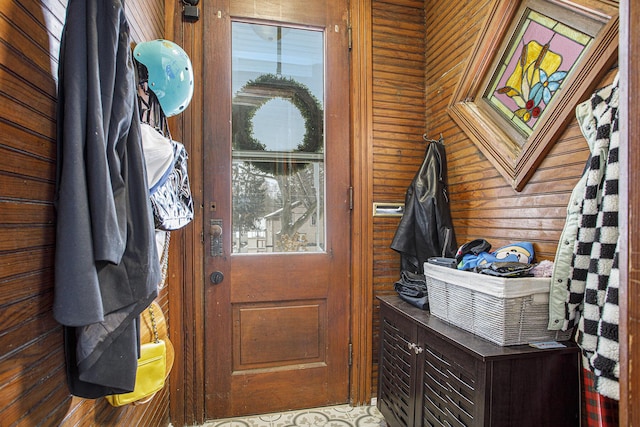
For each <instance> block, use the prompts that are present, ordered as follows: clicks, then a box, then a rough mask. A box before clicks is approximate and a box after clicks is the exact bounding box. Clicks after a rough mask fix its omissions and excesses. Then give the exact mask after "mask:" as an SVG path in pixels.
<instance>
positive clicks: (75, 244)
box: [53, 0, 160, 398]
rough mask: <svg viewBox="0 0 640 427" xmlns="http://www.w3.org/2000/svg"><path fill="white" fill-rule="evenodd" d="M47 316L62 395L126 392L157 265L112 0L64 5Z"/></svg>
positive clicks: (130, 87)
mask: <svg viewBox="0 0 640 427" xmlns="http://www.w3.org/2000/svg"><path fill="white" fill-rule="evenodd" d="M58 71H59V74H58V158H57V162H58V163H57V180H56V200H55V203H56V210H57V225H56V227H57V228H56V254H55V292H54V306H53V315H54V317H55V319H56V320H57V321H58V322H59V323H61V324H62V325H64V330H65V353H66V359H67V373H68V382H69V388H70V390H71V393H72V394H74V395H77V396H80V397H85V398H97V397H101V396H105V395H108V394H114V393H122V392H128V391H131V390H133V386H134V384H135V375H136V367H137V359H138V353H139V330H138V322H137V319H138V317H139V314H140V313H141V312H142V310H144V309H145V308H146V307H147V306H148V305H149V304H150V303H151V302H152V300H153V299H154V298H155V297H156V295H157V284H158V283H159V281H160V265H159V262H158V255H157V252H156V250H155V240H154V228H153V217H152V211H151V205H150V202H149V195H148V190H147V189H148V186H147V182H146V171H145V164H144V158H143V154H142V144H141V140H140V124H139V117H138V113H137V104H136V102H135V101H136V82H135V77H134V68H133V61H132V59H131V49H130V37H129V26H128V23H127V20H126V17H125V13H124V7H123V4H122V2H121V1H120V0H70V1H69V2H68V6H67V17H66V23H65V27H64V30H63V34H62V42H61V46H60V63H59V70H58Z"/></svg>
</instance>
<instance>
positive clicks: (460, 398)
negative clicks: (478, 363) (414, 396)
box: [422, 340, 476, 426]
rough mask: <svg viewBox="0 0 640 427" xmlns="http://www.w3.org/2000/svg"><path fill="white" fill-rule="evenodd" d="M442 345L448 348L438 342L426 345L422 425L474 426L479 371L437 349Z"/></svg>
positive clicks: (471, 365) (470, 362) (472, 364)
mask: <svg viewBox="0 0 640 427" xmlns="http://www.w3.org/2000/svg"><path fill="white" fill-rule="evenodd" d="M442 346H444V347H445V349H446V345H445V344H444V343H442V342H439V340H434V341H433V342H432V343H429V344H425V346H424V355H425V360H424V377H423V381H424V390H423V397H424V399H423V403H422V404H423V417H424V420H423V423H424V425H427V426H428V425H436V426H438V425H454V426H458V425H460V426H470V425H473V419H474V413H475V404H474V401H475V399H476V396H475V392H476V389H475V383H476V378H475V377H476V372H475V370H474V371H469V370H468V369H469V368H473V367H474V362H473V361H468V363H469V364H465V365H460V364H458V363H456V362H455V361H454V360H452V359H451V357H448V356H447V355H446V351H441V350H440V349H438V348H437V347H442ZM463 366H464V367H463ZM465 367H466V368H467V369H465Z"/></svg>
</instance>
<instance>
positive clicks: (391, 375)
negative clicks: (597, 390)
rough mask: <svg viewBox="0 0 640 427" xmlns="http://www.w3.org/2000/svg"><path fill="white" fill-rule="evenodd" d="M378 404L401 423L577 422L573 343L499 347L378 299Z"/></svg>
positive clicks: (392, 422)
mask: <svg viewBox="0 0 640 427" xmlns="http://www.w3.org/2000/svg"><path fill="white" fill-rule="evenodd" d="M379 300H380V302H381V304H380V322H381V325H380V353H379V356H380V358H379V368H378V371H379V379H378V396H377V401H378V403H377V404H378V408H379V409H380V412H381V413H382V414H383V415H384V417H385V419H386V421H387V423H388V424H389V426H391V427H395V426H456V427H457V426H492V427H498V426H504V427H511V426H518V427H525V426H532V427H533V426H535V427H540V426H554V427H563V426H579V425H580V383H579V378H580V376H579V374H580V370H579V369H580V359H579V357H580V355H579V350H578V348H577V347H576V346H575V344H573V343H569V342H567V343H564V344H566V345H567V346H566V347H564V348H559V349H548V350H540V349H536V348H533V347H531V346H528V345H519V346H508V347H501V346H498V345H496V344H493V343H491V342H489V341H487V340H484V339H482V338H479V337H477V336H475V335H473V334H471V333H469V332H466V331H464V330H462V329H459V328H457V327H455V326H451V325H448V324H446V323H445V322H443V321H441V320H439V319H437V318H436V317H435V316H430V314H429V312H428V311H424V310H420V309H418V308H416V307H413V306H411V305H410V304H407V303H405V302H403V301H402V300H401V299H400V298H398V297H397V296H384V297H379Z"/></svg>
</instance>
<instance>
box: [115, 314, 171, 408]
mask: <svg viewBox="0 0 640 427" xmlns="http://www.w3.org/2000/svg"><path fill="white" fill-rule="evenodd" d="M149 314H150V315H151V323H152V325H153V332H154V342H150V343H146V344H142V345H141V346H140V358H139V359H138V370H137V371H136V383H135V387H134V389H133V391H132V392H130V393H123V394H113V395H111V396H106V399H107V400H108V401H109V403H110V404H111V405H113V406H123V405H127V404H129V403H146V402H148V401H149V400H151V398H152V397H153V396H154V394H155V393H156V392H158V391H159V390H162V388H163V387H164V380H165V376H166V369H167V346H166V343H165V342H164V340H161V339H158V332H157V330H156V324H155V319H154V317H153V308H152V307H149Z"/></svg>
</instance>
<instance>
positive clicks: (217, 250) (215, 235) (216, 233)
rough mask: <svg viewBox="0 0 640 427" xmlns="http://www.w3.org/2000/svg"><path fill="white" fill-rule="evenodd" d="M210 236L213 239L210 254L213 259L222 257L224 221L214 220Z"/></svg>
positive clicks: (211, 224)
mask: <svg viewBox="0 0 640 427" xmlns="http://www.w3.org/2000/svg"><path fill="white" fill-rule="evenodd" d="M209 236H210V238H211V245H210V246H211V247H210V253H211V256H212V257H216V256H222V220H221V219H212V220H211V221H210V222H209Z"/></svg>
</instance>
